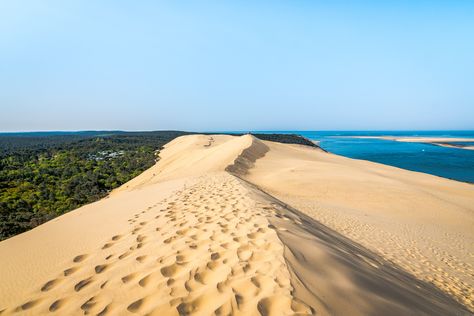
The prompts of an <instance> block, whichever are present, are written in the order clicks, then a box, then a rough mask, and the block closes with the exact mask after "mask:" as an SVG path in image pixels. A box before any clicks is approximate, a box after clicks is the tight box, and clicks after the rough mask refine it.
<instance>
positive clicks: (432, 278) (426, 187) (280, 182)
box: [246, 143, 474, 308]
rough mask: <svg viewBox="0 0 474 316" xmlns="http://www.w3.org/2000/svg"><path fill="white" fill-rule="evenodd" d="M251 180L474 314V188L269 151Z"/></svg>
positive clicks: (293, 148)
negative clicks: (414, 276)
mask: <svg viewBox="0 0 474 316" xmlns="http://www.w3.org/2000/svg"><path fill="white" fill-rule="evenodd" d="M267 144H268V146H269V147H270V151H269V152H268V154H267V155H266V156H265V157H264V158H262V159H260V160H258V161H257V162H256V164H255V167H254V168H253V169H251V170H250V173H249V174H248V175H247V176H246V178H247V179H248V180H249V181H251V182H253V183H255V184H257V185H259V186H260V187H261V188H262V189H263V190H265V191H266V192H268V193H270V194H272V195H273V196H275V197H278V198H279V199H281V200H282V201H284V202H285V203H288V204H289V205H291V206H293V207H294V208H296V209H298V210H300V211H302V212H304V213H305V214H307V215H309V216H311V217H313V218H315V219H317V220H318V221H320V222H321V223H323V224H324V225H327V226H328V227H330V228H332V229H334V230H336V231H338V232H339V233H341V234H343V235H345V236H347V237H349V238H351V239H352V240H354V241H356V242H358V243H360V244H362V245H363V246H365V247H367V248H369V249H371V250H373V251H374V252H376V253H378V254H381V255H383V256H384V257H385V258H387V259H389V260H391V261H393V262H395V263H396V264H398V265H400V266H401V267H403V268H404V269H406V270H407V271H409V272H411V273H413V274H414V275H416V276H417V277H419V278H421V279H423V280H426V281H428V282H431V283H434V284H435V285H436V286H438V287H439V288H441V289H443V290H445V291H446V292H448V293H450V294H451V295H453V296H455V297H456V298H457V299H458V300H459V301H460V302H463V303H464V304H466V305H468V306H470V307H471V308H473V307H474V301H473V300H474V186H473V185H471V184H465V183H461V182H456V181H451V180H447V179H443V178H439V177H435V176H431V175H427V174H423V173H416V172H411V171H406V170H402V169H398V168H394V167H390V166H385V165H380V164H375V163H371V162H367V161H360V160H354V159H348V158H344V157H340V156H336V155H331V154H327V153H324V152H321V151H318V150H315V149H311V148H308V147H304V146H297V145H281V144H276V143H267Z"/></svg>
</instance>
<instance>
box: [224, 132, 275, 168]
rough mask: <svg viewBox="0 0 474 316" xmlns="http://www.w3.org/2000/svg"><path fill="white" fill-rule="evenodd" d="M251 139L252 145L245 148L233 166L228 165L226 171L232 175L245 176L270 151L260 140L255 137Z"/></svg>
mask: <svg viewBox="0 0 474 316" xmlns="http://www.w3.org/2000/svg"><path fill="white" fill-rule="evenodd" d="M249 136H250V137H251V144H250V146H249V147H247V148H245V149H244V150H243V151H242V152H241V153H240V154H239V155H238V156H237V157H236V158H235V160H234V162H233V164H231V165H228V166H227V167H226V168H225V171H227V172H230V173H231V174H238V175H245V174H247V173H248V171H249V169H251V168H252V167H253V166H254V163H255V161H257V160H258V159H260V158H262V157H264V156H265V154H266V153H267V152H268V151H269V150H270V148H268V146H267V145H265V144H264V143H263V142H262V141H261V140H260V139H258V138H256V137H255V136H252V135H249ZM242 137H245V136H242Z"/></svg>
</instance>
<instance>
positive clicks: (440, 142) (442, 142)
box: [338, 136, 474, 150]
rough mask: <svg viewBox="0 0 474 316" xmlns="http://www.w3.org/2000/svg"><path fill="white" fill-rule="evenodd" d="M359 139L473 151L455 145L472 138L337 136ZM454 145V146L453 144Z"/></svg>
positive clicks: (469, 148) (471, 140)
mask: <svg viewBox="0 0 474 316" xmlns="http://www.w3.org/2000/svg"><path fill="white" fill-rule="evenodd" d="M338 137H348V138H361V139H383V140H391V141H397V142H405V143H422V144H430V145H435V146H441V147H448V148H458V149H464V150H474V145H462V144H455V143H456V142H474V138H459V137H453V138H449V137H405V136H404V137H398V136H338ZM453 143H454V144H453Z"/></svg>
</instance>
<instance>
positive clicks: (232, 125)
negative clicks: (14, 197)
mask: <svg viewBox="0 0 474 316" xmlns="http://www.w3.org/2000/svg"><path fill="white" fill-rule="evenodd" d="M84 129H123V130H158V129H181V130H198V131H199V130H201V131H210V130H328V129H329V130H354V129H356V130H357V129H362V130H371V129H375V130H387V129H474V1H455V0H454V1H298V0H295V1H278V0H274V1H265V0H264V1H131V0H129V1H120V0H114V1H112V0H108V1H107V0H103V1H96V0H90V1H87V0H81V1H74V0H70V1H64V0H61V1H49V0H37V1H32V0H31V1H28V0H25V1H16V0H2V1H0V131H25V130H84Z"/></svg>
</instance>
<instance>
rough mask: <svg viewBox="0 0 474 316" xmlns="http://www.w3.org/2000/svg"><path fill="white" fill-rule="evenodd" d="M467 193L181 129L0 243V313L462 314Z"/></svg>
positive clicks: (429, 180) (326, 157) (468, 239)
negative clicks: (120, 180)
mask: <svg viewBox="0 0 474 316" xmlns="http://www.w3.org/2000/svg"><path fill="white" fill-rule="evenodd" d="M351 175H352V177H351ZM361 177H362V178H361ZM324 182H327V184H324ZM351 188H355V189H354V191H351ZM473 193H474V189H473V187H472V186H471V185H467V184H462V183H458V182H455V181H450V180H444V179H440V178H437V177H433V176H428V175H423V174H418V173H413V172H408V171H403V170H399V169H396V168H390V167H386V166H381V165H378V164H372V163H368V162H359V161H354V160H350V159H345V158H342V157H338V156H335V155H331V154H327V153H324V152H321V151H318V150H317V149H312V148H309V147H305V146H298V145H283V144H276V143H272V142H263V141H260V140H258V139H255V138H253V137H252V136H249V135H245V136H241V137H233V136H222V135H220V136H219V135H213V136H207V135H192V136H184V137H180V138H177V139H175V140H174V141H172V142H170V143H169V144H167V145H166V146H165V149H164V150H162V151H161V152H160V160H159V161H158V162H157V164H156V165H155V166H153V167H152V168H150V169H149V170H147V171H145V172H144V173H143V174H141V175H140V176H138V177H137V178H135V179H133V180H131V181H130V182H128V183H126V184H125V185H123V186H122V187H120V188H119V189H117V190H115V191H114V192H112V194H110V196H109V197H107V198H105V199H102V200H100V201H98V202H96V203H92V204H89V205H86V206H84V207H81V208H79V209H77V210H75V211H72V212H70V213H68V214H66V215H63V216H60V217H58V218H56V219H54V220H52V221H50V222H48V223H45V224H43V225H41V226H39V227H37V228H35V229H33V230H31V231H29V232H26V233H24V234H21V235H18V236H15V237H13V238H10V239H8V240H5V241H3V242H0V257H1V258H2V259H1V264H0V276H1V282H0V314H1V315H10V314H14V315H46V314H48V315H49V314H56V315H84V314H90V315H214V314H215V315H229V314H234V315H295V314H296V315H308V314H318V315H349V314H350V315H380V314H384V315H400V314H410V313H414V314H426V315H447V314H459V315H463V314H466V315H467V314H469V312H468V311H467V309H466V306H467V307H469V308H472V299H473V296H472V288H473V282H472V278H473V273H472V253H473V246H472V245H473V243H472V241H473V234H472V232H471V230H472V229H471V230H469V228H472V227H473V225H472V224H473V210H472V205H474V203H472V202H473V199H474V194H473ZM404 194H405V195H407V196H406V197H405V196H404ZM395 197H398V198H395ZM405 198H407V200H406V201H405V200H404V199H405ZM413 203H415V204H413ZM415 207H416V209H417V214H413V210H414V209H415ZM420 207H421V208H422V209H421V210H419V209H418V208H420ZM423 207H424V208H423ZM404 208H407V210H404ZM361 212H365V213H364V214H365V215H364V216H362V215H361V214H360V213H361ZM428 213H430V214H431V216H428V215H429V214H428ZM410 217H413V220H412V222H410V221H409V220H408V219H409V218H410ZM386 221H391V223H390V225H386ZM424 221H427V223H425V222H424ZM434 226H439V227H437V229H438V230H437V231H431V230H432V229H433V228H434ZM417 229H419V231H417ZM351 232H352V233H351ZM386 237H388V238H389V239H387V240H383V239H382V240H381V239H380V238H386ZM395 237H396V238H395ZM418 239H420V240H418ZM423 246H426V247H428V246H429V247H428V248H427V249H421V250H423V251H424V250H426V251H425V252H422V254H423V255H424V257H421V256H420V255H419V254H418V253H416V252H414V251H415V250H416V249H418V247H423ZM403 247H407V248H406V249H402V248H403ZM418 250H419V249H418ZM410 254H411V256H410ZM401 255H407V256H406V258H403V260H401V259H402V258H399V259H400V260H398V261H397V258H396V257H397V256H401ZM407 266H412V267H414V268H413V269H411V270H410V269H408V268H407ZM423 271H428V272H427V273H422V272H423ZM430 275H432V276H433V280H430V279H429V276H430ZM417 277H418V278H417ZM438 281H439V282H438ZM444 281H446V282H447V281H449V282H451V283H449V284H447V283H446V284H445V283H443V282H444ZM460 303H462V304H460Z"/></svg>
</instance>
